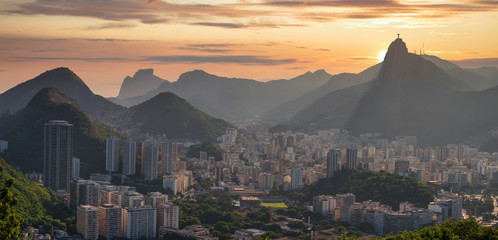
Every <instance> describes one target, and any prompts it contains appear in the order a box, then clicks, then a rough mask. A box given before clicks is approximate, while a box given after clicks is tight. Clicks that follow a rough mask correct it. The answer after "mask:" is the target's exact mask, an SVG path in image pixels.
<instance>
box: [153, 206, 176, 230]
mask: <svg viewBox="0 0 498 240" xmlns="http://www.w3.org/2000/svg"><path fill="white" fill-rule="evenodd" d="M157 219H158V220H157V221H158V222H157V229H159V227H162V226H164V227H167V228H176V229H178V228H179V222H180V221H179V219H180V207H178V206H176V205H174V204H173V203H164V204H160V205H159V206H158V207H157Z"/></svg>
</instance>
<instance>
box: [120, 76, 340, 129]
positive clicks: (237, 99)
mask: <svg viewBox="0 0 498 240" xmlns="http://www.w3.org/2000/svg"><path fill="white" fill-rule="evenodd" d="M139 72H140V71H139ZM137 74H138V73H137ZM147 74H148V75H147V76H145V75H141V78H136V77H134V79H133V80H135V81H141V79H145V78H148V79H151V78H157V77H156V76H154V75H152V71H149V72H147ZM330 77H331V75H330V74H328V73H327V72H325V71H323V70H318V71H315V72H307V73H305V74H303V75H300V76H298V77H295V78H292V79H289V80H274V81H269V82H258V81H255V80H251V79H241V78H226V77H218V76H216V75H212V74H208V73H206V72H204V71H201V70H195V71H191V72H186V73H183V74H182V75H181V76H180V77H179V78H178V81H176V82H167V81H165V82H163V83H162V84H161V85H160V86H159V87H158V88H157V89H154V90H152V91H149V92H148V93H146V94H143V95H140V96H135V97H128V98H122V97H121V96H118V97H117V98H111V99H110V100H112V101H114V102H115V103H118V104H121V105H123V106H128V107H129V106H134V105H137V104H139V103H141V102H144V101H146V100H148V99H151V98H152V97H154V96H156V95H157V94H159V93H161V92H172V93H175V94H176V95H178V96H180V97H182V98H185V99H186V100H187V101H189V102H190V103H191V104H192V105H194V106H195V107H197V108H199V109H200V110H202V111H204V112H206V113H208V114H210V115H212V116H215V117H220V118H223V119H227V120H240V119H246V118H251V117H254V116H255V115H259V114H263V113H265V112H267V111H269V110H271V109H273V108H274V107H277V106H278V105H280V104H282V103H285V102H287V101H290V100H293V99H294V98H296V97H299V96H301V95H302V94H304V93H306V92H309V91H311V90H313V89H316V88H318V87H320V86H322V85H323V84H324V83H325V82H326V81H327V80H329V79H330ZM125 81H126V79H125ZM127 86H130V84H128V85H127ZM121 91H127V92H133V89H128V87H125V86H124V84H123V86H122V87H121ZM120 95H121V94H120Z"/></svg>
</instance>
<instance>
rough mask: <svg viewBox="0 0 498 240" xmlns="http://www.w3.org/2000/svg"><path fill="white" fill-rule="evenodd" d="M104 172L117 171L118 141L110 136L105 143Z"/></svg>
mask: <svg viewBox="0 0 498 240" xmlns="http://www.w3.org/2000/svg"><path fill="white" fill-rule="evenodd" d="M105 170H106V171H108V172H116V171H118V170H119V139H118V138H117V137H116V136H111V137H109V138H108V139H107V141H106V157H105Z"/></svg>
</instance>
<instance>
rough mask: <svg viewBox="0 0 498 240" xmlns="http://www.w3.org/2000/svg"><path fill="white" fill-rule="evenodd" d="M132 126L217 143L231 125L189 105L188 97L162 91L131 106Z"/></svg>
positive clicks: (142, 129) (156, 132)
mask: <svg viewBox="0 0 498 240" xmlns="http://www.w3.org/2000/svg"><path fill="white" fill-rule="evenodd" d="M130 111H131V112H132V115H131V120H132V123H133V124H132V126H130V128H138V129H139V130H140V131H141V132H148V133H152V134H166V136H167V137H168V138H176V139H178V138H189V139H197V140H201V141H206V142H215V141H216V137H219V136H221V135H222V134H223V133H224V132H225V129H226V128H229V127H231V125H230V124H229V123H228V122H226V121H225V120H222V119H218V118H213V117H211V116H209V115H208V114H206V113H204V112H202V111H200V110H199V109H197V108H195V107H194V106H192V105H190V103H188V102H187V101H186V100H185V99H183V98H180V97H178V96H177V95H175V94H173V93H170V92H163V93H160V94H158V95H157V96H155V97H153V98H152V99H150V100H148V101H146V102H143V103H141V104H139V105H137V106H134V107H132V108H130Z"/></svg>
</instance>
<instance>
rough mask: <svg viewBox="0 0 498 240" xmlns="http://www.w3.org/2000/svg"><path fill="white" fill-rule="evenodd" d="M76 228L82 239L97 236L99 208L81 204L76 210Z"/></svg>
mask: <svg viewBox="0 0 498 240" xmlns="http://www.w3.org/2000/svg"><path fill="white" fill-rule="evenodd" d="M76 219H77V220H76V221H77V222H76V230H77V231H78V233H80V234H81V235H82V236H83V238H84V239H97V238H98V228H99V227H98V225H99V208H98V207H94V206H90V205H81V206H79V207H78V208H77V211H76Z"/></svg>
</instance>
